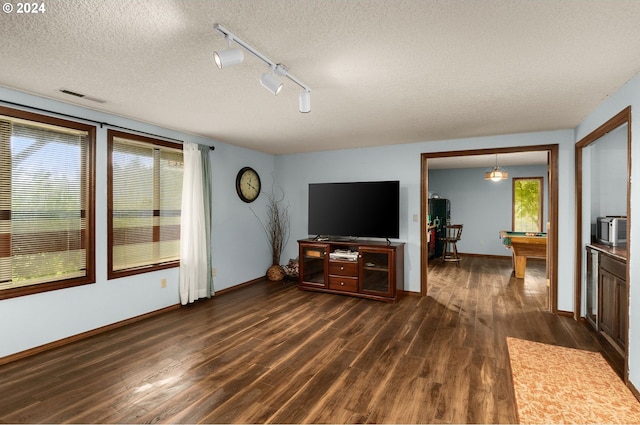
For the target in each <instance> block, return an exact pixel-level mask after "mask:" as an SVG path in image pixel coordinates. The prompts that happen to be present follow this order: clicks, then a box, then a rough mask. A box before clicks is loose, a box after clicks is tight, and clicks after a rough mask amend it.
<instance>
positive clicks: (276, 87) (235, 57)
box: [213, 24, 311, 113]
mask: <svg viewBox="0 0 640 425" xmlns="http://www.w3.org/2000/svg"><path fill="white" fill-rule="evenodd" d="M213 29H215V30H216V31H218V32H219V33H220V34H222V35H224V37H225V39H226V40H227V43H228V44H230V43H231V41H233V42H235V43H236V44H238V45H239V46H241V47H242V48H244V49H245V50H246V51H247V52H249V53H251V54H252V55H254V56H255V57H257V58H258V59H260V60H261V61H263V62H265V63H266V64H267V65H268V66H269V68H270V69H271V72H265V73H262V74H261V75H260V84H262V85H263V86H264V87H265V88H266V89H267V90H269V91H270V92H271V93H273V94H274V95H277V94H278V93H280V90H282V88H283V84H282V82H281V81H280V80H279V79H278V78H277V77H276V76H280V77H286V78H288V79H289V80H291V81H292V82H294V83H295V84H297V85H298V86H300V88H302V92H301V93H300V99H299V110H300V112H303V113H307V112H310V111H311V88H310V87H309V86H308V85H306V84H304V83H303V82H302V81H300V80H299V79H298V78H296V77H295V76H294V75H292V74H291V73H290V72H289V70H288V69H287V67H285V66H284V65H283V64H279V63H276V62H275V61H273V60H271V59H269V58H268V57H267V56H265V55H264V54H262V53H260V52H259V51H257V50H256V49H254V48H253V47H251V46H250V45H249V44H247V43H246V42H244V41H243V40H241V39H240V38H238V37H237V36H236V35H235V34H233V33H231V31H229V30H227V29H226V28H225V27H223V26H222V25H220V24H215V25H214V26H213ZM213 57H214V60H215V62H216V65H217V66H218V68H220V69H222V68H226V67H228V66H232V65H237V64H239V63H241V62H242V60H243V59H244V54H243V52H242V50H241V49H239V48H235V49H232V48H231V47H230V46H229V48H228V49H227V50H223V51H219V52H214V53H213Z"/></svg>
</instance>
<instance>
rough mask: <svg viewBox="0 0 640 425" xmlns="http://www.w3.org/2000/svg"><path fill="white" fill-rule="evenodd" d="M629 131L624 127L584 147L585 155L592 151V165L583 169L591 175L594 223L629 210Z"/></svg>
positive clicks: (592, 219)
mask: <svg viewBox="0 0 640 425" xmlns="http://www.w3.org/2000/svg"><path fill="white" fill-rule="evenodd" d="M627 130H628V126H627V125H623V126H620V127H618V128H617V129H615V130H613V131H612V132H610V133H608V134H606V135H604V136H602V137H601V138H600V139H598V141H597V142H595V143H593V144H591V145H589V146H588V147H586V148H583V155H584V154H585V152H586V151H590V152H589V153H590V164H591V166H590V167H583V168H585V170H584V171H585V173H586V172H589V173H590V174H591V190H590V192H591V223H595V222H596V218H597V217H602V216H607V215H626V213H627ZM586 168H588V170H587V169H586ZM583 184H584V181H583Z"/></svg>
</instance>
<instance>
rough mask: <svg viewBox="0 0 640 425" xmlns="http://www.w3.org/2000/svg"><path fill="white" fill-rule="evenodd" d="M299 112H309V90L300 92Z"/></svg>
mask: <svg viewBox="0 0 640 425" xmlns="http://www.w3.org/2000/svg"><path fill="white" fill-rule="evenodd" d="M300 112H302V113H304V114H306V113H308V112H311V92H310V91H309V90H307V89H305V90H303V91H302V92H300Z"/></svg>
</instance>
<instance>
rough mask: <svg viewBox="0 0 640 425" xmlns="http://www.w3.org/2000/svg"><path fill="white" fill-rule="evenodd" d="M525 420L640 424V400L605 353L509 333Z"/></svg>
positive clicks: (519, 404)
mask: <svg viewBox="0 0 640 425" xmlns="http://www.w3.org/2000/svg"><path fill="white" fill-rule="evenodd" d="M507 345H508V347H509V358H510V362H511V373H512V375H513V385H514V389H515V395H516V405H517V409H518V420H519V422H520V423H523V424H538V423H545V424H603V423H607V424H623V423H624V424H640V402H638V400H637V399H636V398H635V397H634V396H633V394H632V393H631V390H630V389H629V388H627V386H626V385H625V384H624V383H623V382H622V380H621V379H620V377H619V376H618V375H617V374H616V373H615V372H614V371H613V369H612V368H611V366H609V364H608V363H607V361H606V360H605V359H604V357H602V355H601V354H600V353H594V352H591V351H583V350H576V349H572V348H565V347H558V346H555V345H548V344H541V343H538V342H531V341H526V340H522V339H517V338H507Z"/></svg>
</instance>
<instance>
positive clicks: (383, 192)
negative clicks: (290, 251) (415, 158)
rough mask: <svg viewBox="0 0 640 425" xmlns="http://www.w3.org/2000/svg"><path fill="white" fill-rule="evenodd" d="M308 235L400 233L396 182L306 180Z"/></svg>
mask: <svg viewBox="0 0 640 425" xmlns="http://www.w3.org/2000/svg"><path fill="white" fill-rule="evenodd" d="M309 235H316V236H324V237H328V238H332V237H343V238H344V237H347V238H348V237H373V238H386V239H389V238H398V237H400V182H399V181H369V182H349V183H310V184H309Z"/></svg>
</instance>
